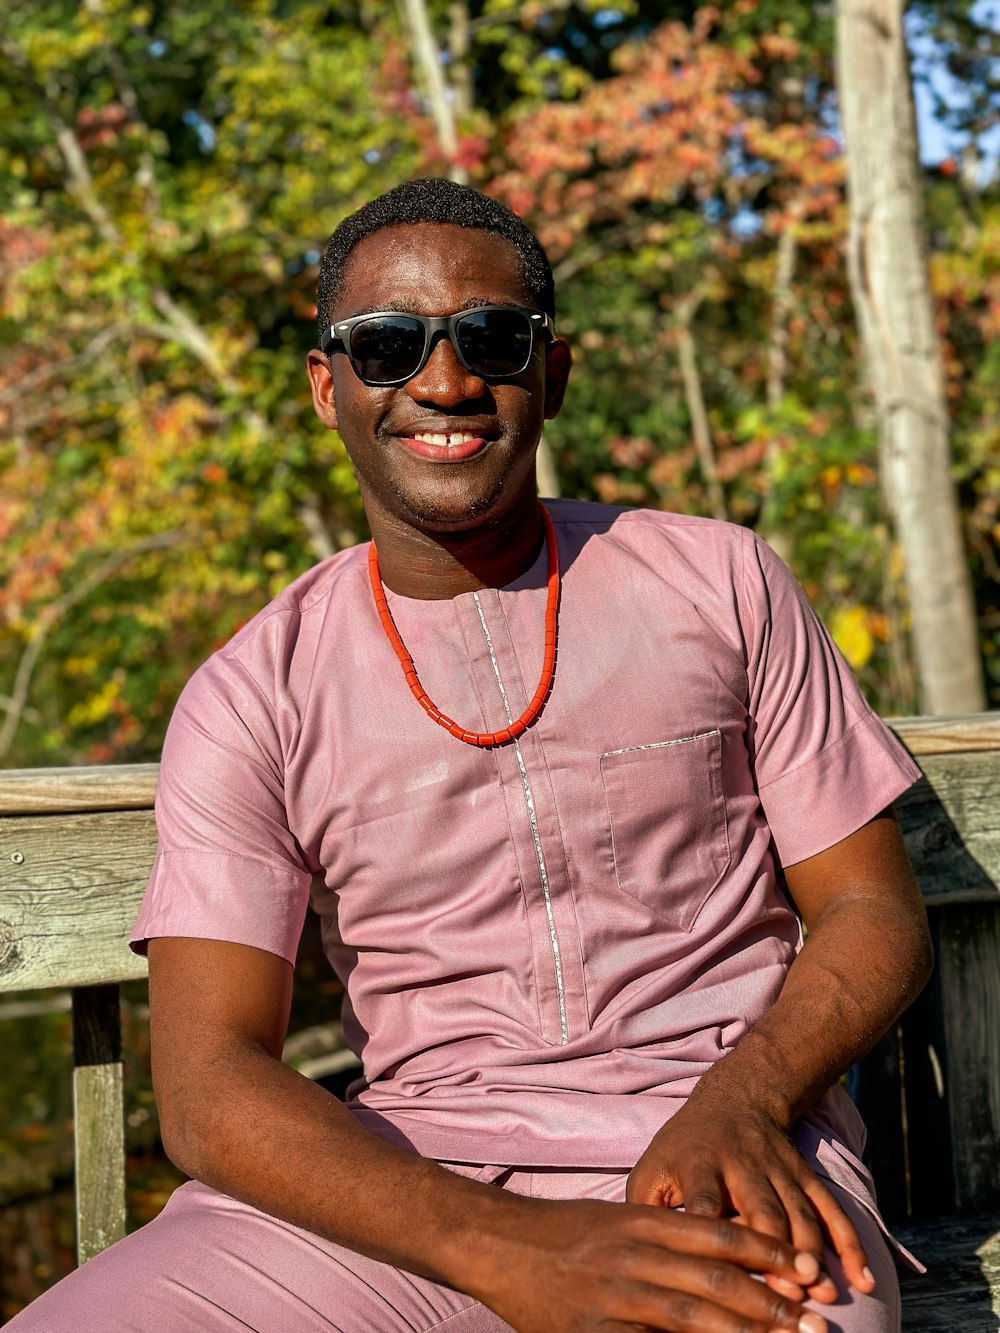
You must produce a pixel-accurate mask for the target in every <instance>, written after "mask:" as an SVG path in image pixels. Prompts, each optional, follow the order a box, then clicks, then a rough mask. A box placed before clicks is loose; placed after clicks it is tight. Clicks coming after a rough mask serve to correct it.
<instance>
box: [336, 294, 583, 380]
mask: <svg viewBox="0 0 1000 1333" xmlns="http://www.w3.org/2000/svg"><path fill="white" fill-rule="evenodd" d="M488 310H503V311H505V312H507V311H511V310H513V311H516V312H517V313H518V314H520V315H525V316H526V317H527V320H528V328H529V329H530V330H531V343H530V345H529V347H528V355H527V357H526V358H525V362H524V365H523V366H521V368H520V370H514V371H510V372H508V373H507V374H504V375H486V374H483V372H482V371H481V370H478V369H477V368H476V367H475V366H470V365H469V363H468V361H466V359H465V357H464V356H463V355H462V349H461V348H460V347H459V345H458V341H457V338H456V333H457V327H458V323H459V321H460V320H463V319H466V318H468V316H469V315H478V314H482V313H483V312H484V311H488ZM390 317H391V318H402V319H413V320H416V322H417V323H418V324H420V325H421V326H422V327H423V330H424V347H423V351H422V352H421V354H420V361H419V363H418V364H417V366H416V368H415V369H414V370H411V371H410V373H409V374H408V375H403V376H401V377H400V378H399V379H394V380H371V379H366V378H365V376H364V375H362V374H361V371H360V370H359V369H358V365H357V362H356V361H355V359H354V352H353V350H352V349H351V334H352V333H353V331H354V329H355V328H357V327H358V325H359V324H363V323H364V322H365V321H366V320H368V319H387V318H390ZM539 333H541V334H543V335H547V336H548V337H550V338H555V336H556V326H555V324H554V323H553V322H552V317H551V316H550V315H547V314H546V313H545V311H544V310H534V309H532V308H531V307H530V306H524V305H475V306H469V307H468V309H466V310H456V311H455V313H454V314H453V315H416V314H414V313H413V311H411V310H370V311H367V312H366V313H365V314H363V315H352V316H351V318H350V319H341V320H338V321H337V323H336V324H331V325H330V328H329V329H328V330H327V333H326V336H325V337H324V338H323V340H322V342H321V343H320V348H321V350H322V352H323V353H324V355H325V356H329V355H330V353H331V351H334V350H336V345H337V344H338V343H339V344H340V346H341V347H342V348H343V350H344V351H345V352H346V354H347V358H348V360H349V361H350V363H351V369H352V370H353V371H354V373H355V375H357V377H358V379H359V380H360V381H361V382H362V384H366V385H367V386H368V387H369V388H370V389H392V388H398V386H399V385H401V384H406V383H407V382H408V381H409V380H412V379H413V377H414V376H415V375H419V374H420V372H421V371H422V370H423V368H424V366H426V364H427V362H428V361H429V359H430V355H431V352H432V350H433V348H434V344H435V343H436V342H437V341H438V338H439V337H440V336H441V335H442V334H443V335H444V336H445V337H446V338H447V339H448V341H449V342H450V343H451V346H452V350H453V351H454V353H455V355H456V356H457V357H458V359H459V361H460V362H461V364H462V365H463V366H464V367H465V369H466V370H467V371H468V372H469V374H470V375H476V376H477V377H478V378H479V379H483V380H489V381H491V382H494V383H495V382H498V381H500V380H509V379H513V378H514V377H515V376H516V375H521V374H523V373H524V371H525V370H527V368H528V366H529V365H530V364H531V358H532V357H533V356H534V354H535V347H536V345H537V342H538V335H539Z"/></svg>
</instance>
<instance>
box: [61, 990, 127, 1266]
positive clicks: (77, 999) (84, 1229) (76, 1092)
mask: <svg viewBox="0 0 1000 1333" xmlns="http://www.w3.org/2000/svg"><path fill="white" fill-rule="evenodd" d="M121 1046H122V1042H121V1014H120V1010H119V1002H118V987H117V986H84V987H78V988H76V989H75V990H74V991H73V1066H74V1068H73V1130H74V1134H73V1137H74V1144H75V1148H76V1255H77V1262H78V1263H80V1264H84V1263H86V1262H87V1260H88V1259H92V1258H93V1257H94V1255H95V1254H99V1253H100V1252H101V1250H104V1249H107V1247H108V1246H109V1245H113V1244H114V1242H115V1241H116V1240H121V1238H122V1236H124V1235H125V1117H124V1104H123V1100H122V1096H123V1094H122V1051H121Z"/></svg>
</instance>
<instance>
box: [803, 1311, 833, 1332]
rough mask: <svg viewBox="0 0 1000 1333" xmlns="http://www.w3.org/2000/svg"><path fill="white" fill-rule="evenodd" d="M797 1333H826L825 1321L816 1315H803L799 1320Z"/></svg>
mask: <svg viewBox="0 0 1000 1333" xmlns="http://www.w3.org/2000/svg"><path fill="white" fill-rule="evenodd" d="M799 1333H826V1320H825V1319H821V1318H820V1317H819V1315H818V1314H811V1313H810V1314H804V1315H803V1316H802V1318H801V1319H800V1320H799Z"/></svg>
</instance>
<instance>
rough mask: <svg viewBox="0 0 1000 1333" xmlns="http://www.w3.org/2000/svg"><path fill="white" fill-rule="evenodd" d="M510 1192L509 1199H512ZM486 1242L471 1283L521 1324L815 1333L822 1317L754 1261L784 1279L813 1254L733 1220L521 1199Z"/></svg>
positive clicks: (560, 1329)
mask: <svg viewBox="0 0 1000 1333" xmlns="http://www.w3.org/2000/svg"><path fill="white" fill-rule="evenodd" d="M511 1202H513V1200H512V1201H511ZM523 1202H524V1205H525V1206H524V1208H523V1212H521V1214H520V1216H518V1217H517V1218H516V1219H512V1220H514V1221H515V1224H516V1230H514V1231H511V1232H510V1233H509V1234H508V1235H507V1236H504V1237H502V1238H500V1239H499V1241H498V1242H497V1241H495V1242H494V1243H493V1244H490V1245H487V1246H486V1247H485V1252H484V1255H483V1259H482V1262H481V1263H480V1264H478V1265H477V1273H476V1275H475V1280H474V1281H473V1283H472V1285H468V1284H466V1285H467V1289H468V1290H469V1291H470V1293H471V1294H473V1295H475V1296H477V1297H478V1298H479V1299H480V1300H481V1301H483V1302H484V1304H486V1305H488V1306H489V1307H490V1308H491V1309H492V1310H494V1311H495V1312H496V1313H497V1314H499V1315H500V1316H501V1318H503V1319H504V1320H506V1322H507V1323H508V1324H510V1325H511V1327H512V1328H514V1329H517V1330H518V1333H591V1331H593V1333H626V1330H629V1331H631V1330H634V1329H635V1328H636V1327H641V1328H648V1329H665V1330H668V1331H669V1333H693V1330H696V1329H697V1330H698V1331H699V1333H777V1331H778V1330H789V1329H796V1330H798V1333H824V1330H825V1329H826V1323H825V1321H824V1320H823V1319H821V1318H820V1317H819V1316H818V1315H816V1314H813V1313H811V1312H807V1311H803V1309H802V1306H801V1305H800V1304H799V1302H798V1301H796V1300H790V1299H787V1298H786V1297H785V1296H783V1295H781V1294H779V1293H778V1292H776V1291H774V1290H772V1288H771V1287H770V1286H768V1285H767V1284H766V1283H764V1282H761V1281H759V1280H757V1279H756V1278H754V1277H753V1276H751V1274H753V1273H757V1274H761V1275H765V1276H768V1277H770V1278H771V1279H772V1280H775V1281H780V1282H782V1283H783V1285H786V1286H787V1287H788V1288H789V1289H793V1288H794V1289H798V1290H799V1292H800V1294H801V1289H802V1288H803V1287H808V1286H812V1285H813V1284H814V1283H815V1280H816V1277H817V1274H818V1272H819V1265H818V1264H817V1263H816V1261H815V1259H814V1258H813V1256H812V1255H807V1254H796V1253H795V1251H794V1249H793V1248H792V1247H791V1246H790V1245H788V1244H786V1243H785V1242H782V1241H777V1240H775V1239H773V1238H771V1237H768V1236H763V1235H761V1234H759V1233H758V1232H755V1231H752V1230H750V1228H748V1227H743V1226H737V1225H736V1224H734V1223H732V1222H724V1221H709V1220H707V1219H705V1218H699V1217H691V1216H687V1215H685V1214H684V1213H677V1212H671V1211H669V1210H666V1209H653V1208H637V1207H631V1206H630V1205H628V1204H615V1203H597V1202H573V1203H561V1202H560V1203H548V1202H542V1201H537V1200H531V1201H528V1200H525V1201H523Z"/></svg>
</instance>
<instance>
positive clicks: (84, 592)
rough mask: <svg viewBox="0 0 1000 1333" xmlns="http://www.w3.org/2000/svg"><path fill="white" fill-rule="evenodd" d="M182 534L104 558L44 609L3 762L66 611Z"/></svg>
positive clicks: (0, 753) (0, 739)
mask: <svg viewBox="0 0 1000 1333" xmlns="http://www.w3.org/2000/svg"><path fill="white" fill-rule="evenodd" d="M183 536H184V534H183V533H180V532H156V533H153V534H152V535H151V536H149V537H144V538H142V539H141V540H140V541H138V542H135V543H133V545H132V546H129V547H127V548H126V549H125V550H123V551H115V552H114V553H113V554H112V555H109V556H108V557H107V558H106V559H104V560H102V561H101V563H100V564H99V565H98V566H97V568H96V569H93V570H91V572H90V573H89V574H88V575H87V576H86V577H85V578H83V579H81V580H80V582H79V583H77V584H76V585H75V586H74V587H73V588H72V589H70V591H68V592H64V593H63V594H62V596H61V597H57V598H56V599H55V601H53V602H49V603H48V605H47V606H45V607H43V608H42V610H41V611H40V612H39V613H38V619H37V621H36V622H35V626H34V633H33V634H32V636H31V639H30V640H29V642H28V644H27V645H26V647H25V649H24V652H23V653H22V654H21V660H20V661H19V662H18V664H17V672H16V673H15V676H14V688H13V690H12V691H11V694H10V699H9V701H8V702H7V705H6V707H7V716H6V717H5V718H4V721H3V726H2V727H0V762H2V760H3V759H4V757H5V756H6V754H7V752H8V750H9V749H10V747H11V745H12V744H13V743H14V737H15V736H16V734H17V729H18V727H19V725H20V723H21V719H22V717H23V716H24V712H25V706H26V704H27V702H28V691H29V690H30V688H31V678H32V676H33V675H34V673H35V667H36V666H37V665H38V659H39V657H40V656H41V653H42V648H43V647H44V646H45V640H46V639H47V638H48V636H49V634H50V633H51V631H52V630H53V629H54V628H55V626H56V625H57V624H58V623H59V621H60V620H61V619H62V618H63V616H64V615H65V614H66V612H67V611H69V610H71V609H72V608H73V607H74V606H76V605H77V603H78V602H82V601H83V600H84V598H86V597H89V596H90V594H91V593H92V592H93V591H94V590H95V589H96V588H99V587H100V586H101V584H102V583H107V581H108V580H109V579H111V578H114V576H115V575H116V574H117V573H118V572H119V571H120V570H121V569H122V568H123V567H124V566H125V565H127V564H128V563H129V561H130V560H134V559H135V557H136V556H137V555H144V554H145V553H146V552H148V551H162V550H166V549H167V548H168V547H171V546H176V545H177V544H178V543H179V542H181V541H182V540H183Z"/></svg>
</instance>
